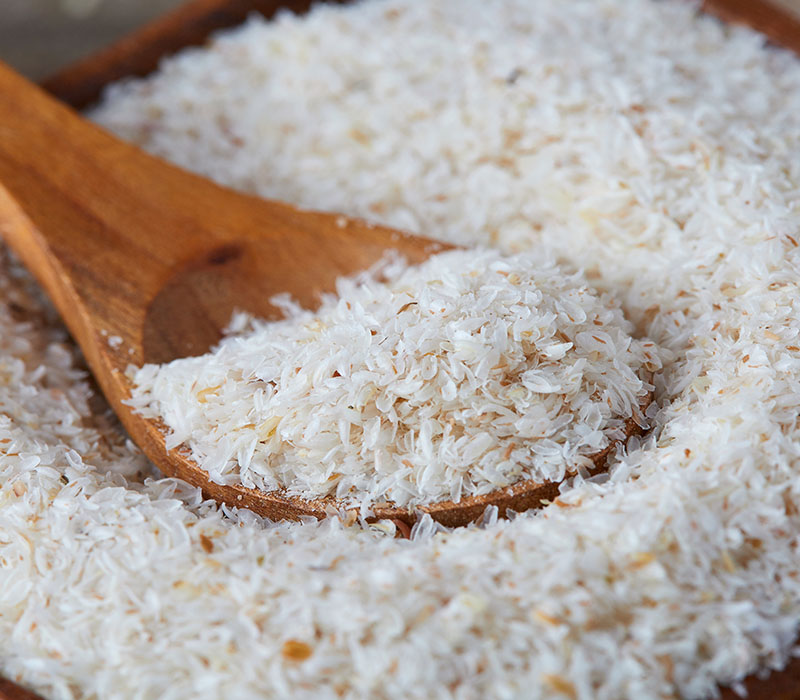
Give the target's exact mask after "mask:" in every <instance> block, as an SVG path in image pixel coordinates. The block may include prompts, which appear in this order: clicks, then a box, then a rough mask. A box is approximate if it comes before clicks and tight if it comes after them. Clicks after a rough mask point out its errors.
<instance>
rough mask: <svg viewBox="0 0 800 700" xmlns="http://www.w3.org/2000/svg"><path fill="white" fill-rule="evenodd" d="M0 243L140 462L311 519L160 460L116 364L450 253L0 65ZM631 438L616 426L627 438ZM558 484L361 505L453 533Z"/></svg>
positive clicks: (188, 347) (597, 465)
mask: <svg viewBox="0 0 800 700" xmlns="http://www.w3.org/2000/svg"><path fill="white" fill-rule="evenodd" d="M0 235H2V236H3V237H4V238H5V240H6V241H7V243H8V245H9V246H10V247H11V248H12V249H13V250H14V251H15V252H16V253H17V254H18V255H19V257H20V258H21V259H22V261H23V262H24V263H25V265H26V266H27V267H28V269H29V270H30V271H31V272H32V273H33V274H34V275H35V276H36V278H37V279H38V280H39V282H40V283H41V284H42V286H43V287H44V288H45V290H46V291H47V293H48V294H49V296H50V298H51V300H52V301H53V303H54V304H55V306H56V308H57V309H58V310H59V312H60V313H61V315H62V317H63V319H64V321H65V323H66V325H67V327H68V328H69V330H70V331H71V333H72V335H73V337H74V338H75V340H76V341H77V342H78V344H79V345H80V347H81V348H82V350H83V352H84V355H85V357H86V360H87V362H88V364H89V367H90V368H91V370H92V372H93V373H94V376H95V378H96V379H97V382H98V384H99V385H100V387H101V389H102V390H103V393H104V394H105V396H106V398H107V399H108V401H109V403H110V404H111V406H112V408H113V409H114V411H115V412H116V414H117V415H118V416H119V418H120V420H121V421H122V423H123V425H124V426H125V428H126V429H127V430H128V432H129V433H130V435H131V437H132V438H133V440H134V441H135V442H136V443H137V444H138V445H139V446H140V447H141V449H142V450H143V451H144V452H145V454H147V456H148V457H149V458H150V459H151V460H153V462H155V463H156V465H158V466H159V467H160V468H161V470H162V471H163V472H164V473H165V474H168V475H170V476H175V477H179V478H181V479H184V480H185V481H187V482H189V483H191V484H194V485H196V486H200V487H201V488H202V489H203V491H204V493H205V494H206V495H207V496H209V497H211V498H214V499H216V500H217V501H220V502H225V503H228V504H230V505H235V506H245V507H247V508H250V509H252V510H254V511H256V512H258V513H260V514H262V515H265V516H268V517H270V518H273V519H279V518H299V517H301V516H307V515H312V516H315V517H320V518H321V517H325V516H326V515H327V514H329V513H331V512H334V511H338V510H340V509H341V506H342V504H341V503H339V502H337V501H336V500H335V499H332V498H331V499H317V500H304V499H300V498H296V497H289V496H287V495H285V494H283V493H281V492H272V493H267V492H262V491H258V490H254V489H248V488H245V487H242V486H231V485H225V486H223V485H220V484H216V483H214V482H212V481H211V480H210V479H209V478H208V474H207V473H206V472H205V471H204V470H202V469H200V468H199V467H198V465H197V464H195V463H194V462H193V461H192V459H191V457H190V456H189V453H188V451H187V450H185V449H175V450H169V451H168V450H167V449H166V446H165V432H166V429H165V427H164V426H163V425H161V424H159V423H158V422H156V421H152V420H148V419H145V418H143V417H142V416H140V415H138V414H137V413H135V412H134V411H133V410H132V409H131V408H130V407H129V406H128V405H127V404H126V400H127V399H129V398H130V393H131V384H130V380H129V378H128V377H127V375H126V369H127V368H128V366H129V365H131V364H133V365H137V366H139V365H142V364H144V363H148V362H153V363H164V362H169V361H171V360H174V359H176V358H179V357H185V356H190V355H198V354H202V353H204V352H205V351H207V350H208V349H209V348H210V347H211V346H212V345H214V344H215V343H216V342H217V341H218V340H219V339H220V338H221V335H222V330H223V329H224V328H225V327H226V326H227V325H228V323H229V321H230V319H231V315H232V313H233V312H234V310H236V309H242V310H245V311H248V312H251V313H252V314H254V315H255V316H259V317H262V318H267V319H269V318H278V317H280V313H279V311H278V310H277V309H276V308H275V307H274V306H273V305H272V304H271V303H270V299H271V298H272V297H273V296H274V295H275V294H278V293H285V292H288V293H289V294H291V295H292V296H293V297H294V298H295V299H297V301H298V302H299V303H300V304H302V305H304V306H307V307H309V308H313V307H314V306H316V305H317V304H318V303H319V299H320V294H321V293H322V292H326V291H331V290H333V289H334V287H335V282H336V280H337V279H338V278H339V277H342V276H346V275H352V274H355V273H357V272H359V271H362V270H365V269H367V268H369V267H370V266H371V265H373V264H374V263H376V262H378V261H379V260H380V259H381V258H383V257H384V255H385V254H386V253H387V251H389V250H393V251H396V252H397V253H398V254H400V255H401V256H403V257H405V258H406V259H407V260H408V261H409V262H410V263H419V262H422V261H424V260H425V259H426V258H427V257H428V256H430V255H431V254H432V253H435V252H438V251H441V250H445V249H447V248H449V247H450V246H447V245H445V244H442V243H438V242H434V241H431V240H429V239H425V238H421V237H418V236H411V235H408V234H405V233H401V232H399V231H394V230H392V229H389V228H385V227H382V226H375V225H373V224H370V223H367V222H364V221H361V220H358V219H352V218H349V217H346V216H343V215H339V214H330V213H320V212H307V211H300V210H298V209H296V208H294V207H292V206H290V205H288V204H283V203H280V202H275V201H269V200H265V199H260V198H258V197H253V196H249V195H246V194H241V193H238V192H234V191H232V190H229V189H226V188H223V187H220V186H218V185H216V184H214V183H213V182H212V181H210V180H207V179H204V178H201V177H198V176H196V175H192V174H190V173H187V172H185V171H183V170H181V169H179V168H177V167H175V166H172V165H169V164H167V163H165V162H163V161H161V160H159V159H157V158H155V157H153V156H150V155H148V154H146V153H144V152H143V151H141V150H139V149H137V148H136V147H134V146H132V145H130V144H126V143H124V142H122V141H120V140H118V139H116V138H114V137H113V136H111V135H110V134H108V133H107V132H105V131H103V130H102V129H100V128H99V127H97V126H95V125H92V124H91V123H89V122H87V121H85V120H84V119H82V118H81V117H80V116H79V115H78V114H76V113H75V112H73V111H72V110H71V109H69V108H68V107H66V106H65V105H63V104H61V103H59V102H58V101H56V100H54V99H53V98H52V97H49V96H48V95H46V94H45V93H44V92H43V91H41V90H40V89H39V88H37V87H36V86H34V85H32V84H31V83H29V82H28V81H26V80H25V79H24V78H22V77H20V76H19V75H16V74H15V73H14V72H13V71H11V70H10V69H8V68H7V67H5V66H3V65H2V64H0ZM638 430H639V427H638V426H637V425H636V423H635V422H634V421H629V423H628V426H627V427H626V430H625V431H624V432H625V436H626V437H627V436H628V435H631V434H633V433H634V432H637V431H638ZM615 445H616V443H615V442H612V443H611V444H610V445H609V446H608V447H607V448H606V449H605V450H603V451H602V452H599V453H598V454H596V455H592V456H591V457H590V459H591V462H592V464H593V465H594V466H593V468H592V469H590V470H589V471H595V472H596V471H599V470H601V469H603V468H604V465H605V461H606V457H607V455H608V454H609V453H610V452H611V451H612V450H613V449H614V447H615ZM558 487H559V484H558V483H557V482H541V483H540V482H532V481H523V482H520V483H517V484H515V485H513V486H511V487H509V488H506V489H502V490H499V491H494V492H492V493H489V494H485V495H481V496H474V497H470V498H464V499H462V500H461V501H459V502H457V503H455V502H452V501H447V502H442V503H435V504H430V505H427V506H423V507H421V508H418V509H417V510H416V511H411V510H408V509H404V508H397V507H395V506H393V505H392V504H390V503H387V504H383V505H376V506H375V507H373V509H372V510H373V513H374V517H376V518H391V519H394V520H398V521H401V522H403V523H406V524H408V523H412V522H413V521H414V519H415V518H416V517H417V512H420V511H421V512H428V513H430V514H431V516H432V517H434V518H435V519H437V520H439V521H440V522H442V523H444V524H446V525H461V524H464V523H467V522H469V521H471V520H473V519H475V518H476V517H479V516H480V515H481V514H482V513H483V511H484V509H485V508H486V506H488V505H491V504H494V505H497V506H498V508H499V509H500V512H501V514H504V513H505V512H506V510H508V509H513V510H517V511H522V510H526V509H528V508H531V507H539V506H540V505H541V504H542V502H543V501H547V500H549V499H552V498H554V497H555V496H556V495H557V494H558Z"/></svg>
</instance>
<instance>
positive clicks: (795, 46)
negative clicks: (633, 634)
mask: <svg viewBox="0 0 800 700" xmlns="http://www.w3.org/2000/svg"><path fill="white" fill-rule="evenodd" d="M327 1H328V2H337V3H345V2H348V0H327ZM420 1H424V0H420ZM312 3H313V0H192V1H191V2H187V3H186V4H185V5H183V6H181V7H179V8H178V9H177V10H175V11H173V12H171V13H169V14H167V15H164V16H163V17H161V18H160V19H157V20H155V21H154V22H151V23H150V24H148V25H146V26H145V27H143V28H142V29H140V30H138V31H136V32H134V33H132V34H130V35H128V36H127V37H125V38H123V39H122V40H120V41H118V42H116V43H115V44H113V45H112V46H110V47H109V48H107V49H104V50H102V51H99V52H98V53H96V54H94V55H92V56H90V57H88V58H86V59H84V60H82V61H79V62H77V63H75V64H73V65H71V66H69V67H68V68H66V69H65V70H62V71H61V72H59V73H58V74H56V75H55V76H53V77H52V78H50V79H48V80H46V81H44V83H43V86H44V87H45V88H46V89H47V90H49V91H50V92H51V93H52V94H53V95H55V96H57V97H59V98H60V99H62V100H64V101H65V102H67V103H68V104H70V105H72V106H73V107H75V108H76V109H81V108H84V107H87V106H88V105H90V104H91V103H92V102H94V101H95V100H97V98H98V97H99V96H100V94H101V92H102V90H103V88H104V87H105V86H106V85H108V84H109V83H112V82H114V81H116V80H119V79H120V78H124V77H127V76H143V75H147V74H148V73H150V72H152V71H153V70H155V68H156V67H157V66H158V62H159V61H160V60H161V58H163V57H164V56H168V55H170V54H172V53H175V52H176V51H179V50H180V49H182V48H184V47H187V46H196V45H200V44H202V43H203V42H204V41H205V40H206V38H207V37H208V36H209V34H211V33H212V32H214V31H216V30H218V29H223V28H225V27H231V26H235V25H237V24H240V23H241V22H242V21H244V20H245V19H246V18H247V16H248V15H249V14H251V13H253V12H259V13H261V14H263V15H265V16H266V17H270V16H272V15H273V14H275V12H277V11H278V10H279V9H282V8H287V9H290V10H292V11H294V12H298V13H301V12H306V11H307V10H308V9H309V7H310V5H311V4H312ZM703 8H704V10H705V11H707V12H710V13H712V14H715V15H717V16H718V17H720V18H721V19H723V20H725V21H728V22H738V23H743V24H748V25H750V26H752V27H754V28H756V29H758V30H759V31H761V32H763V33H764V34H766V35H767V36H768V37H769V38H770V39H771V40H772V41H773V42H774V43H775V44H779V45H781V46H784V47H786V48H789V49H792V50H794V51H796V52H797V53H798V54H800V19H798V17H796V16H793V15H790V14H789V13H788V12H786V11H785V10H782V9H780V8H779V7H777V6H775V5H772V4H770V3H769V2H768V1H767V0H705V1H704V2H703ZM744 685H745V687H746V688H747V691H748V697H749V698H750V699H751V700H800V659H795V660H793V661H791V662H790V663H789V665H788V666H787V667H786V668H785V669H784V670H782V671H779V672H774V673H772V674H771V675H769V676H768V677H767V678H765V679H759V678H757V677H755V676H750V677H749V678H747V679H746V680H745V682H744ZM721 697H722V699H723V700H736V699H737V698H739V696H738V695H737V694H735V693H734V692H733V691H731V690H730V689H723V690H722V695H721ZM0 700H41V699H39V698H38V696H36V695H33V694H31V693H30V692H29V691H26V690H23V689H22V688H19V687H17V686H15V685H13V684H11V683H10V682H9V681H5V680H3V679H2V678H0Z"/></svg>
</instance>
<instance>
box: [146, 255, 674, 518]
mask: <svg viewBox="0 0 800 700" xmlns="http://www.w3.org/2000/svg"><path fill="white" fill-rule="evenodd" d="M281 306H282V308H283V309H284V311H285V313H286V319H285V320H282V321H277V322H275V321H273V322H268V321H259V320H254V319H250V318H248V317H246V316H244V315H241V316H238V317H237V318H235V319H234V323H233V326H232V335H231V336H229V337H228V338H227V339H225V340H224V341H223V342H222V343H221V344H220V345H219V346H218V347H217V348H215V349H214V350H213V351H212V352H210V353H208V354H206V355H203V356H201V357H193V358H185V359H180V360H176V361H173V362H171V363H169V364H166V365H161V366H158V365H147V366H145V367H143V368H141V369H138V370H136V371H134V372H133V374H132V378H133V381H134V383H135V386H136V389H135V391H134V399H133V402H132V403H133V405H134V406H135V407H136V408H137V409H138V410H139V412H140V413H141V414H143V415H144V416H146V417H148V418H158V419H161V420H162V421H163V422H164V423H165V424H166V425H167V426H168V428H169V430H170V434H169V436H168V438H167V447H168V448H173V447H177V446H179V445H184V446H188V447H189V448H190V449H191V453H192V457H193V458H194V460H195V461H196V462H197V463H198V464H199V465H200V466H201V467H202V468H203V469H205V470H207V471H208V473H209V474H210V475H211V478H212V479H213V480H214V481H216V482H218V483H224V484H232V483H241V484H244V485H245V486H248V487H255V488H258V489H262V490H265V491H272V490H275V489H286V490H287V491H288V492H289V493H290V494H291V495H297V496H301V497H304V498H317V497H323V496H335V497H337V498H339V499H343V500H344V501H345V502H347V503H348V504H350V505H353V504H357V503H358V504H364V503H374V502H378V501H381V502H382V501H386V500H389V501H391V502H394V503H395V504H397V505H400V506H408V505H414V504H421V503H431V502H437V501H441V500H448V499H449V500H455V501H458V500H460V499H461V498H462V497H463V496H465V495H481V494H485V493H488V492H491V491H494V490H496V489H499V488H503V487H506V486H509V485H511V484H513V483H515V482H517V481H520V480H523V479H534V480H536V481H560V480H562V479H563V478H564V477H565V476H566V475H567V474H569V473H574V472H575V470H576V469H577V468H578V467H580V466H581V465H587V466H590V465H591V460H590V457H591V456H592V455H595V454H597V453H598V452H601V451H602V450H603V449H604V448H606V447H607V446H608V445H609V444H610V442H611V441H614V440H620V439H622V438H623V437H624V432H623V428H624V424H625V422H626V421H628V420H629V419H631V418H634V419H636V420H638V421H639V422H640V423H641V422H643V416H641V415H640V412H639V404H640V402H641V401H642V399H643V397H645V396H646V395H647V393H648V392H649V391H650V390H651V389H652V386H651V385H650V384H648V383H647V382H646V381H645V380H646V378H647V377H646V376H645V375H649V373H651V372H653V371H654V370H656V369H657V368H658V367H659V366H660V364H659V359H658V355H657V352H656V348H655V346H654V345H653V343H652V342H649V341H639V340H635V339H633V338H632V337H631V335H630V334H631V331H632V327H631V324H630V323H629V322H627V321H626V320H625V318H624V316H623V314H622V312H621V311H620V309H619V308H618V306H616V305H615V304H614V302H613V300H612V299H611V298H610V297H609V296H608V295H601V296H598V295H597V294H595V293H594V292H593V291H592V290H591V289H590V288H589V287H588V285H587V283H586V281H585V280H584V279H583V278H582V277H581V276H580V275H578V274H574V275H567V274H565V273H564V271H563V270H561V269H560V268H558V267H557V266H556V265H554V264H553V263H545V264H542V263H541V262H538V261H537V260H536V258H535V257H534V256H532V255H529V254H520V255H513V256H503V255H501V254H500V253H498V252H496V251H487V250H472V251H453V252H448V253H442V254H439V255H437V256H434V257H433V258H431V259H429V260H428V261H427V262H426V263H424V264H422V265H420V266H418V267H410V266H406V265H404V264H402V263H399V262H395V263H392V264H390V265H389V266H388V267H385V268H384V269H382V270H381V279H380V280H379V279H376V277H375V276H374V275H372V276H370V275H364V276H360V277H357V278H353V279H342V280H340V281H339V283H338V288H337V294H336V295H329V296H326V297H325V298H324V300H323V302H322V305H321V307H320V308H319V309H318V310H317V311H315V312H311V311H306V310H302V309H300V308H299V307H297V306H296V305H295V304H293V303H292V302H291V301H290V300H287V299H283V300H282V302H281Z"/></svg>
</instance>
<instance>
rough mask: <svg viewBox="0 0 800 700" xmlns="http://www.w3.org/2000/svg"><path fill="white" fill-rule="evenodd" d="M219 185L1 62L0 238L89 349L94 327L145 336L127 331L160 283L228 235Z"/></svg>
mask: <svg viewBox="0 0 800 700" xmlns="http://www.w3.org/2000/svg"><path fill="white" fill-rule="evenodd" d="M218 189H219V188H218V187H216V186H215V185H214V184H213V183H211V182H209V181H206V180H204V179H203V178H199V177H196V176H192V175H190V174H188V173H185V172H183V171H181V170H179V169H177V168H175V167H173V166H170V165H167V164H166V163H162V162H160V161H158V160H156V159H155V158H153V157H152V156H149V155H147V154H145V153H144V152H142V151H140V150H138V149H137V148H135V147H133V146H131V145H129V144H126V143H124V142H122V141H120V140H118V139H116V138H115V137H113V136H112V135H111V134H109V133H107V132H105V131H103V130H102V129H101V128H99V127H97V126H95V125H93V124H91V123H89V122H88V121H86V120H84V119H83V118H81V117H80V116H79V115H78V114H76V113H75V112H74V111H72V110H71V109H70V108H69V107H67V106H65V105H63V104H61V103H60V102H58V101H57V100H55V99H53V98H52V97H50V96H49V95H47V94H46V93H45V92H43V91H42V90H41V89H39V88H38V87H37V86H35V85H33V84H32V83H30V82H29V81H27V80H26V79H24V78H23V77H21V76H19V75H17V74H16V73H15V72H14V71H12V70H11V69H10V68H8V67H7V66H5V65H4V64H2V63H0V236H2V237H3V238H5V240H6V242H7V243H8V244H9V246H10V247H11V248H12V249H13V250H14V251H15V252H16V253H17V255H19V256H20V258H21V259H22V261H23V262H24V263H25V265H26V266H27V267H28V269H29V270H31V271H32V272H33V273H34V275H35V276H36V277H37V278H38V280H39V282H40V283H41V284H42V286H43V287H44V288H45V289H46V290H47V292H48V294H49V295H50V298H51V299H52V300H53V302H54V303H55V305H56V307H57V308H58V310H59V311H60V312H61V314H62V316H63V317H64V319H65V321H66V322H67V325H68V326H69V328H70V330H71V331H72V333H73V334H74V335H75V337H76V339H77V340H78V342H79V343H80V344H81V346H82V347H83V348H84V351H87V354H88V355H91V351H90V350H89V348H91V347H92V346H94V345H97V344H98V342H97V341H98V339H97V337H94V336H93V335H92V334H96V333H98V332H102V333H103V335H105V336H108V337H110V336H115V335H116V336H120V337H121V338H122V339H123V340H124V341H126V344H127V341H129V340H131V341H134V340H135V341H138V338H135V339H134V338H133V337H132V336H131V334H133V333H134V332H136V330H137V329H139V328H141V325H142V318H141V316H142V314H144V312H145V309H146V308H147V305H148V304H149V302H150V301H151V299H152V295H153V294H154V290H157V289H158V288H160V286H161V285H162V284H163V282H164V280H165V279H166V278H167V277H168V275H169V273H170V270H173V269H175V267H176V266H179V265H181V264H183V262H184V261H185V259H186V257H187V255H191V251H192V250H196V249H197V247H198V244H199V243H201V242H202V241H204V240H205V241H208V242H210V243H211V244H212V245H213V242H214V241H215V240H216V237H217V236H220V235H222V232H220V231H219V215H218V214H217V215H216V217H215V216H213V215H212V214H214V212H212V211H208V210H210V209H211V208H212V204H211V203H210V202H212V201H213V200H214V196H213V194H214V193H215V192H216V191H217V190H218ZM211 190H213V192H211V193H210V194H209V192H210V191H211ZM209 220H210V221H211V222H214V221H216V222H217V223H216V228H215V225H214V223H208V221H209ZM129 336H131V337H129ZM87 341H88V342H87ZM132 345H134V346H135V345H138V342H132ZM88 359H89V362H90V364H92V365H93V366H94V364H93V362H92V360H93V358H92V357H91V356H89V357H88ZM130 360H132V361H136V360H137V358H135V357H131V358H130ZM123 366H124V365H123Z"/></svg>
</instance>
